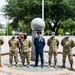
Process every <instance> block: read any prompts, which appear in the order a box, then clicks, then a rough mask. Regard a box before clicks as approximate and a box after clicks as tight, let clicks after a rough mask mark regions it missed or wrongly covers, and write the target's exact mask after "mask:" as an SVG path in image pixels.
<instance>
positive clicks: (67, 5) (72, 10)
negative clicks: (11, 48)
mask: <svg viewBox="0 0 75 75" xmlns="http://www.w3.org/2000/svg"><path fill="white" fill-rule="evenodd" d="M6 1H7V3H8V4H6V5H5V6H4V7H3V8H2V11H3V12H5V13H6V15H8V16H9V19H13V22H12V23H11V25H12V27H13V28H18V27H19V25H18V24H19V22H22V21H23V22H24V25H25V27H27V28H26V29H27V30H28V29H29V30H28V32H29V33H30V32H31V27H30V23H31V21H32V19H34V18H36V17H40V18H41V17H42V10H41V9H42V0H6ZM44 7H45V22H46V28H45V31H47V30H50V29H49V26H48V22H49V21H50V20H55V22H57V21H60V20H61V21H62V22H64V21H65V20H68V19H69V18H71V19H72V20H73V21H74V18H75V0H45V5H44ZM62 24H63V23H62ZM69 25H70V24H69ZM63 28H64V27H63Z"/></svg>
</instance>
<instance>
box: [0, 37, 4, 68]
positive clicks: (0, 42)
mask: <svg viewBox="0 0 75 75" xmlns="http://www.w3.org/2000/svg"><path fill="white" fill-rule="evenodd" d="M3 43H4V41H3V39H2V38H0V67H3V65H2V64H1V45H3Z"/></svg>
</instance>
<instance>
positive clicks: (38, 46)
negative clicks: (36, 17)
mask: <svg viewBox="0 0 75 75" xmlns="http://www.w3.org/2000/svg"><path fill="white" fill-rule="evenodd" d="M41 34H42V32H41V31H37V37H36V38H35V39H34V45H35V56H36V59H35V67H37V66H38V58H39V55H40V58H41V68H43V63H44V58H43V54H44V46H45V39H44V38H43V37H42V36H41Z"/></svg>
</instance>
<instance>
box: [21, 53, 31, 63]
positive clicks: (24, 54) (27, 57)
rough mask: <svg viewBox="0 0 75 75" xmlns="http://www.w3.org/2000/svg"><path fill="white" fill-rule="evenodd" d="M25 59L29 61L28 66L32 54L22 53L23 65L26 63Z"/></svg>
mask: <svg viewBox="0 0 75 75" xmlns="http://www.w3.org/2000/svg"><path fill="white" fill-rule="evenodd" d="M25 58H26V59H27V64H30V52H22V63H25Z"/></svg>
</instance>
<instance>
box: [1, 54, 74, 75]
mask: <svg viewBox="0 0 75 75" xmlns="http://www.w3.org/2000/svg"><path fill="white" fill-rule="evenodd" d="M57 58H58V62H57V66H58V68H57V69H55V68H54V67H53V65H54V62H53V60H54V59H53V58H52V64H51V68H47V65H48V54H47V53H45V54H44V68H41V66H40V62H39V66H38V67H36V68H35V67H34V62H33V61H31V63H30V68H27V67H26V66H24V67H21V59H20V57H19V67H15V63H13V66H12V67H8V64H9V56H8V55H3V56H2V63H3V68H0V75H75V65H74V66H73V67H74V70H73V71H71V70H70V69H69V68H70V65H69V62H68V59H67V60H66V61H67V62H66V68H61V65H62V54H58V55H57ZM73 59H74V64H75V57H73Z"/></svg>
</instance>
